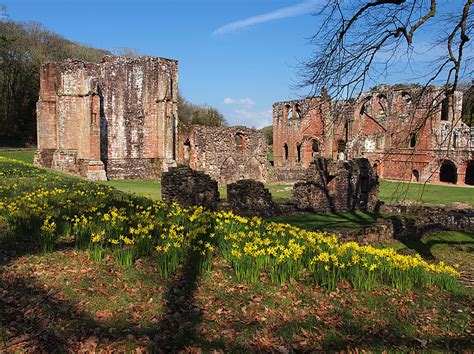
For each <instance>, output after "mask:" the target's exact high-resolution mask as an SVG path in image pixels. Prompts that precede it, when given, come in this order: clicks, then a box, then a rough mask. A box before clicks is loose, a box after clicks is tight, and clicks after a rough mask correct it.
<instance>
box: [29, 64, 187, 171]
mask: <svg viewBox="0 0 474 354" xmlns="http://www.w3.org/2000/svg"><path fill="white" fill-rule="evenodd" d="M177 100H178V62H177V61H176V60H171V59H164V58H159V57H138V58H123V57H104V58H103V60H102V62H101V63H99V64H93V63H85V62H82V61H77V60H67V61H64V62H60V63H48V64H45V65H44V66H43V67H42V68H41V73H40V96H39V101H38V103H37V131H38V150H37V151H36V154H35V163H36V164H37V165H40V166H44V167H49V168H54V169H57V170H61V171H65V172H70V173H74V174H78V175H81V176H83V177H86V178H89V179H93V180H104V179H106V178H110V179H120V178H157V177H159V176H161V173H162V172H163V171H167V170H168V168H170V167H171V166H175V165H176V140H177V138H176V130H177V129H176V127H177Z"/></svg>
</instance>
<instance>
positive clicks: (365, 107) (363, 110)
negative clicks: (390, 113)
mask: <svg viewBox="0 0 474 354" xmlns="http://www.w3.org/2000/svg"><path fill="white" fill-rule="evenodd" d="M371 99H372V97H367V98H366V99H365V100H364V102H362V104H361V105H360V109H359V115H360V116H363V115H364V114H369V113H370V112H369V111H370V100H371Z"/></svg>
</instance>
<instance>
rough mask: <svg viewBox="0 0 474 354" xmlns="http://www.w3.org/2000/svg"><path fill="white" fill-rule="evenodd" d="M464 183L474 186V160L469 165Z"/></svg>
mask: <svg viewBox="0 0 474 354" xmlns="http://www.w3.org/2000/svg"><path fill="white" fill-rule="evenodd" d="M464 183H466V184H469V185H470V186H474V160H472V161H469V162H468V163H467V168H466V177H465V179H464Z"/></svg>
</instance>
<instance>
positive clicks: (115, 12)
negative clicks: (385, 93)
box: [0, 0, 460, 128]
mask: <svg viewBox="0 0 474 354" xmlns="http://www.w3.org/2000/svg"><path fill="white" fill-rule="evenodd" d="M321 1H323V0H292V1H290V0H220V1H219V0H202V1H197V0H155V1H152V0H134V1H131V0H129V1H126V0H95V1H91V0H81V1H73V0H41V1H39V0H0V3H3V4H5V5H6V6H7V12H8V13H9V15H10V18H11V19H13V20H27V21H38V22H41V23H43V24H44V25H45V27H46V28H47V29H49V30H51V31H54V32H57V33H59V34H61V35H63V36H64V37H66V38H68V39H71V40H74V41H77V42H81V43H85V44H88V45H91V46H94V47H98V48H103V49H109V50H113V49H115V48H120V47H128V48H133V49H136V50H137V51H138V52H139V53H141V54H145V55H156V56H163V57H168V58H174V59H177V60H179V85H180V90H181V92H182V94H183V95H184V96H185V97H186V98H187V99H188V100H189V101H191V102H193V103H198V104H209V105H211V106H215V107H217V108H218V109H219V110H221V111H222V112H223V113H224V115H225V116H226V119H227V121H228V122H229V124H232V125H234V124H243V125H247V126H255V127H258V128H259V127H262V126H265V125H269V124H271V109H272V104H273V103H274V102H276V101H282V100H287V99H293V98H298V97H299V96H300V95H304V93H305V92H301V91H300V92H297V91H295V90H294V89H293V88H292V87H294V84H295V83H297V82H298V76H297V72H298V63H299V61H301V60H305V59H308V57H309V56H310V54H311V51H312V49H313V48H312V47H311V46H309V45H308V38H309V37H310V36H311V34H312V33H313V32H314V31H315V29H316V28H317V20H316V19H315V18H314V17H313V16H311V12H312V9H313V8H314V6H315V5H317V4H319V3H321ZM446 1H448V0H446ZM455 1H460V0H454V1H453V2H455ZM424 55H425V56H426V53H425V54H424ZM406 71H407V68H406V67H404V66H400V70H399V71H398V72H395V73H394V74H393V75H392V76H391V77H388V78H387V77H384V78H380V81H381V82H390V83H394V82H397V81H409V80H408V79H407V72H406Z"/></svg>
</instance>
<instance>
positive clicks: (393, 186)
mask: <svg viewBox="0 0 474 354" xmlns="http://www.w3.org/2000/svg"><path fill="white" fill-rule="evenodd" d="M33 154H34V151H33V150H17V151H15V150H8V151H5V150H0V156H4V157H8V158H13V159H17V160H20V161H24V162H29V163H31V162H33ZM106 183H107V184H109V185H110V186H113V187H115V188H117V189H119V190H122V191H124V192H127V193H136V194H139V195H141V194H143V195H146V196H148V197H151V198H153V199H157V200H159V199H161V185H160V182H159V181H142V180H114V181H108V182H106ZM266 187H267V188H268V189H269V190H270V192H271V193H272V196H273V198H274V200H275V202H276V203H278V204H284V203H286V202H287V201H288V199H289V198H290V195H291V189H292V185H291V184H267V185H266ZM219 192H220V194H221V197H222V198H226V195H227V193H226V189H225V187H223V188H220V190H219ZM379 198H380V200H382V201H384V202H386V203H390V204H392V203H399V202H402V201H412V202H417V203H423V204H431V205H448V204H451V203H456V202H463V203H468V204H470V205H471V206H472V207H474V188H472V187H457V186H449V185H432V184H420V183H409V182H396V181H386V180H381V181H380V193H379Z"/></svg>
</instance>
